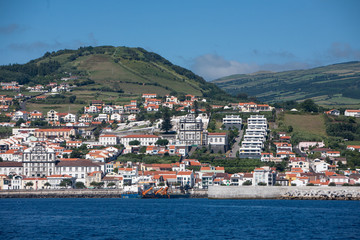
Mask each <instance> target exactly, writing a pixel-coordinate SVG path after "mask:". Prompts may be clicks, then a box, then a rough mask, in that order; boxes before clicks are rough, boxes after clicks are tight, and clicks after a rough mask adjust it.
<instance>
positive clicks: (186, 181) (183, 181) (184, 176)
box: [176, 171, 195, 187]
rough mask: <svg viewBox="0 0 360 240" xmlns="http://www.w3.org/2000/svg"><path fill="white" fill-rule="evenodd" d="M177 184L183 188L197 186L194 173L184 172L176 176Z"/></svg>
mask: <svg viewBox="0 0 360 240" xmlns="http://www.w3.org/2000/svg"><path fill="white" fill-rule="evenodd" d="M176 182H177V183H179V184H180V185H181V186H186V185H188V186H189V187H193V186H194V184H195V178H194V173H193V172H192V171H182V172H178V173H177V174H176Z"/></svg>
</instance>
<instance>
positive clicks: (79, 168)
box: [56, 159, 101, 183]
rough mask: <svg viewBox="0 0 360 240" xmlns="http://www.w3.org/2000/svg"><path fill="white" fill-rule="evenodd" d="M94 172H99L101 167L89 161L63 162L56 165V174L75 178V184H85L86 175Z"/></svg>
mask: <svg viewBox="0 0 360 240" xmlns="http://www.w3.org/2000/svg"><path fill="white" fill-rule="evenodd" d="M94 171H101V166H100V165H99V164H97V163H94V162H92V161H90V160H85V159H79V160H70V159H69V160H63V161H60V162H58V163H57V165H56V173H57V174H60V175H63V174H65V175H70V176H72V177H75V179H76V181H77V182H83V183H85V179H86V176H87V174H88V173H90V172H94Z"/></svg>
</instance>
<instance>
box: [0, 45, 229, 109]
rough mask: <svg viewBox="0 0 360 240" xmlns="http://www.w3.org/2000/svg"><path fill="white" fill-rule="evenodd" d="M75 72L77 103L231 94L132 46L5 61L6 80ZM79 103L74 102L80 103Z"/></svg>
mask: <svg viewBox="0 0 360 240" xmlns="http://www.w3.org/2000/svg"><path fill="white" fill-rule="evenodd" d="M69 73H71V74H72V76H74V75H75V76H77V77H78V79H77V80H75V81H69V83H71V84H74V85H77V86H78V87H77V88H75V89H74V91H73V92H71V93H65V95H66V96H70V95H75V96H77V98H76V99H77V100H76V102H75V103H74V104H75V105H76V103H77V104H78V105H83V104H84V103H88V102H89V101H90V100H93V99H99V100H105V101H108V102H112V103H126V102H128V101H129V99H130V98H135V97H139V96H140V95H141V94H142V93H157V94H158V95H160V96H164V95H166V94H173V95H177V96H181V95H186V94H192V95H196V96H204V97H208V96H212V98H213V99H218V100H221V99H224V98H225V99H226V98H229V97H230V96H229V95H227V94H225V92H224V91H222V90H221V89H220V88H218V87H217V86H216V85H214V84H212V83H208V82H206V81H205V80H204V79H203V78H201V77H199V76H197V75H195V74H194V73H193V72H191V71H189V70H187V69H185V68H182V67H179V66H176V65H173V64H172V63H171V62H169V61H168V60H166V59H165V58H163V57H161V56H160V55H158V54H156V53H152V52H148V51H146V50H144V49H142V48H129V47H112V46H102V47H82V48H79V49H78V50H59V51H57V52H52V53H49V52H47V53H46V54H45V55H44V56H43V57H41V58H38V59H35V60H32V61H30V62H29V63H26V64H13V65H6V66H0V81H3V82H10V81H18V82H19V83H20V84H24V85H25V86H28V85H29V86H31V85H35V84H48V83H50V82H55V81H57V82H61V81H60V79H61V78H62V77H69ZM230 98H231V97H230ZM39 104H41V103H39ZM75 105H74V106H73V107H77V106H75ZM79 107H80V106H79ZM33 108H34V109H36V108H41V106H37V105H36V104H35V103H34V106H30V109H29V110H32V109H33Z"/></svg>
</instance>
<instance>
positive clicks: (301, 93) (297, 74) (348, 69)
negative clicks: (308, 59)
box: [212, 62, 360, 107]
mask: <svg viewBox="0 0 360 240" xmlns="http://www.w3.org/2000/svg"><path fill="white" fill-rule="evenodd" d="M212 83H215V84H216V85H217V86H219V87H220V88H222V89H223V90H225V91H226V92H228V93H230V94H232V95H237V94H239V93H246V94H248V95H250V96H256V97H257V98H258V99H259V100H261V101H265V102H269V103H275V102H282V101H289V100H295V101H301V100H304V99H307V98H312V99H313V100H314V101H315V102H316V103H318V104H320V105H323V106H329V107H330V106H336V107H342V106H344V107H345V106H347V107H359V106H360V62H347V63H340V64H334V65H329V66H324V67H317V68H313V69H307V70H295V71H286V72H277V73H269V72H265V73H263V72H260V73H256V74H240V75H232V76H228V77H223V78H220V79H217V80H214V81H212Z"/></svg>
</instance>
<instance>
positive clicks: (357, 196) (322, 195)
mask: <svg viewBox="0 0 360 240" xmlns="http://www.w3.org/2000/svg"><path fill="white" fill-rule="evenodd" d="M282 198H283V199H301V200H308V199H309V200H312V199H318V200H360V192H359V190H354V189H351V188H350V189H339V190H337V189H318V190H310V191H308V190H303V189H301V190H294V191H288V192H286V193H285V194H284V195H283V196H282Z"/></svg>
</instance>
